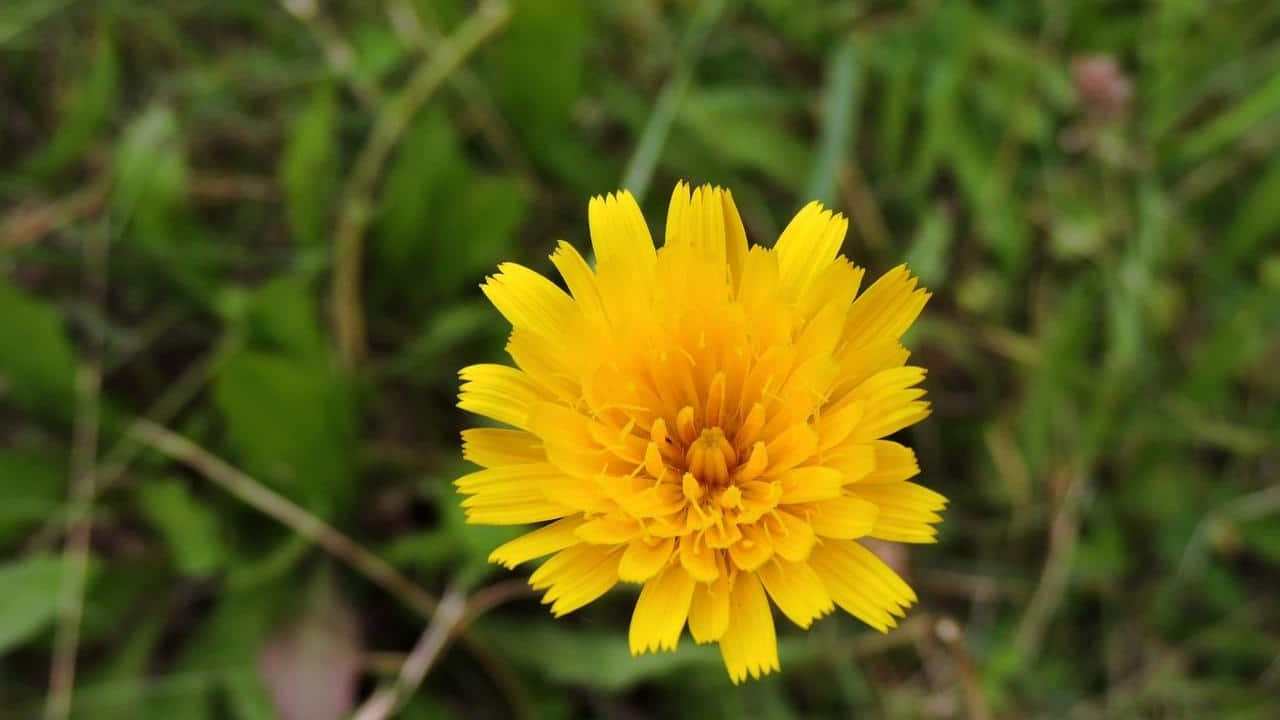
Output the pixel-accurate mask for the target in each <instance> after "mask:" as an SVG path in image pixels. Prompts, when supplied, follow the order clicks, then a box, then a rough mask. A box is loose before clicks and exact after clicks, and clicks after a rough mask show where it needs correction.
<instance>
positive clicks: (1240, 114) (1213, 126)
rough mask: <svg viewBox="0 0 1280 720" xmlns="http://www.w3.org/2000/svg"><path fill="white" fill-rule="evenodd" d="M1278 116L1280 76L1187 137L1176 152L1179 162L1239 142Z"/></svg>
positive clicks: (1274, 76) (1279, 73)
mask: <svg viewBox="0 0 1280 720" xmlns="http://www.w3.org/2000/svg"><path fill="white" fill-rule="evenodd" d="M1277 114H1280V72H1277V73H1274V74H1273V75H1272V76H1271V80H1270V81H1269V82H1267V84H1266V85H1264V86H1262V87H1261V88H1259V89H1258V90H1257V91H1255V92H1254V93H1253V94H1251V95H1249V97H1247V98H1245V99H1244V100H1241V101H1240V102H1239V103H1238V104H1236V106H1235V107H1233V108H1231V109H1230V110H1228V111H1226V112H1224V113H1223V114H1221V115H1219V116H1218V117H1217V118H1215V119H1214V120H1213V121H1212V122H1210V123H1209V124H1207V125H1205V126H1204V127H1201V128H1199V129H1198V130H1195V131H1194V132H1191V133H1190V134H1188V135H1187V137H1186V139H1185V140H1184V141H1183V142H1182V147H1181V148H1180V149H1179V152H1178V159H1179V160H1181V161H1182V162H1192V161H1194V160H1198V159H1200V158H1202V157H1204V156H1206V155H1208V154H1210V153H1212V152H1214V151H1215V150H1218V149H1219V148H1221V147H1222V146H1224V145H1227V144H1229V143H1233V142H1235V141H1236V140H1239V139H1240V137H1241V136H1243V135H1244V134H1245V133H1246V132H1248V131H1249V130H1251V129H1252V128H1253V127H1254V126H1255V125H1257V124H1258V123H1260V122H1262V121H1263V120H1265V119H1266V118H1268V117H1275V116H1276V115H1277Z"/></svg>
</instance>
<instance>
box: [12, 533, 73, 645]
mask: <svg viewBox="0 0 1280 720" xmlns="http://www.w3.org/2000/svg"><path fill="white" fill-rule="evenodd" d="M62 571H63V563H62V560H61V559H60V558H57V557H54V556H50V555H30V556H27V557H24V558H22V559H20V560H15V561H13V562H10V563H6V564H4V565H0V588H4V592H0V655H4V654H5V653H7V652H9V651H10V650H12V649H13V648H15V647H18V646H19V645H21V644H23V643H25V642H26V641H27V640H29V639H31V637H32V636H34V635H35V634H36V633H38V632H40V631H41V630H42V629H44V627H45V626H46V625H48V624H49V623H50V622H51V621H52V620H53V618H54V615H56V614H57V611H58V588H59V586H61V584H62Z"/></svg>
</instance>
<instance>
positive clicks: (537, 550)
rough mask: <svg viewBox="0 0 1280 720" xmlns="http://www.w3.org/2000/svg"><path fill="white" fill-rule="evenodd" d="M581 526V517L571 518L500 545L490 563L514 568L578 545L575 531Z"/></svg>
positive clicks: (491, 556) (490, 557)
mask: <svg viewBox="0 0 1280 720" xmlns="http://www.w3.org/2000/svg"><path fill="white" fill-rule="evenodd" d="M580 525H582V518H581V517H569V518H564V519H563V520H557V521H556V522H553V523H551V524H550V525H545V526H543V527H540V528H538V529H537V530H534V531H533V532H530V533H525V534H524V535H521V536H520V537H518V538H516V539H514V540H510V541H508V542H505V543H503V544H502V545H499V546H498V547H497V548H496V549H495V550H494V551H493V552H492V553H489V562H491V563H498V564H500V565H504V566H506V567H507V568H514V567H515V566H517V565H519V564H520V563H522V562H526V561H529V560H533V559H534V558H540V557H542V556H543V555H550V554H551V553H553V552H557V551H560V550H563V549H565V548H567V547H572V546H573V545H577V544H578V543H579V542H581V541H580V540H579V539H578V536H577V535H576V534H575V532H574V531H576V530H577V529H578V526H580Z"/></svg>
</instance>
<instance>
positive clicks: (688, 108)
mask: <svg viewBox="0 0 1280 720" xmlns="http://www.w3.org/2000/svg"><path fill="white" fill-rule="evenodd" d="M790 109H791V104H790V103H789V102H788V101H787V99H786V98H779V96H778V94H777V93H775V92H772V91H769V90H764V89H760V88H732V89H718V90H714V91H703V92H699V93H695V94H691V95H690V96H689V97H688V98H687V99H686V100H685V103H684V106H683V107H682V108H681V112H680V115H679V118H678V119H679V122H680V123H681V125H682V127H684V128H685V129H687V131H688V132H690V133H691V134H693V135H694V136H695V137H696V138H697V139H698V140H699V141H700V142H701V143H702V144H703V145H705V146H706V147H708V148H709V149H711V150H712V151H713V152H714V153H716V154H717V155H718V156H720V157H721V158H723V159H724V160H726V161H728V162H731V163H734V164H737V165H742V166H745V167H747V168H750V169H753V170H757V171H759V172H762V173H764V174H766V175H768V176H769V177H771V178H773V179H774V180H775V181H777V182H778V183H779V184H780V185H783V186H785V187H803V186H804V183H805V179H806V177H805V176H806V168H809V167H811V166H812V160H811V156H812V153H811V152H810V151H809V148H808V147H807V146H806V144H805V143H804V142H802V141H801V140H799V139H798V138H796V137H795V136H794V135H792V134H791V133H790V132H789V131H788V130H787V129H786V125H787V121H788V117H789V114H790V113H789V111H790Z"/></svg>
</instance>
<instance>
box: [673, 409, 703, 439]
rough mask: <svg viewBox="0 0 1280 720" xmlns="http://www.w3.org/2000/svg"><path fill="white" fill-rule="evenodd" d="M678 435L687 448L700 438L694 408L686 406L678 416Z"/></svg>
mask: <svg viewBox="0 0 1280 720" xmlns="http://www.w3.org/2000/svg"><path fill="white" fill-rule="evenodd" d="M676 434H677V435H679V436H680V440H681V442H683V443H684V444H685V446H686V447H687V446H688V445H689V444H690V443H692V442H693V441H694V440H696V439H697V438H698V427H697V424H696V421H695V420H694V418H693V408H692V407H690V406H689V405H685V406H684V407H682V408H680V412H679V413H677V414H676Z"/></svg>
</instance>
